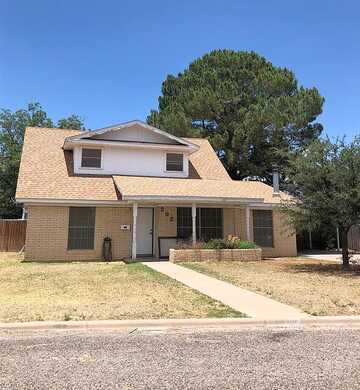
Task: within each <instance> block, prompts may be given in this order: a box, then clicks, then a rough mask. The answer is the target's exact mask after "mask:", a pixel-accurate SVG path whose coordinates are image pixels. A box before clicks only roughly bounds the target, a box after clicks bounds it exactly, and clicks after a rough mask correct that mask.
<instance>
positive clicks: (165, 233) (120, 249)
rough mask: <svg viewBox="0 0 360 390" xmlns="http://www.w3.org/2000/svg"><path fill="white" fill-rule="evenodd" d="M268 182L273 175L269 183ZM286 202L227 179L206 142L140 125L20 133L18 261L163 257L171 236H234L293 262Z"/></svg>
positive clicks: (265, 188) (258, 185)
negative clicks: (22, 214)
mask: <svg viewBox="0 0 360 390" xmlns="http://www.w3.org/2000/svg"><path fill="white" fill-rule="evenodd" d="M275 179H277V178H276V176H275ZM285 198H287V195H286V194H284V193H282V192H280V191H278V188H277V180H275V187H274V188H273V187H271V186H269V185H266V184H264V183H262V182H256V181H233V180H232V179H231V178H230V177H229V176H228V174H227V172H226V170H225V169H224V167H223V165H222V164H221V162H220V160H219V159H218V157H217V155H216V153H215V152H214V150H213V149H212V147H211V146H210V144H209V142H208V141H207V140H205V139H199V138H179V137H175V136H173V135H171V134H168V133H166V132H164V131H161V130H159V129H157V128H154V127H152V126H149V125H147V124H146V123H143V122H141V121H132V122H128V123H124V124H121V125H116V126H111V127H108V128H104V129H100V130H97V131H79V130H65V129H49V128H27V129H26V131H25V139H24V146H23V151H22V157H21V164H20V172H19V178H18V184H17V192H16V200H17V202H19V203H21V204H23V207H24V209H25V210H26V215H27V233H26V245H25V259H26V260H31V261H34V260H35V261H69V260H76V261H81V260H98V259H101V258H102V247H103V240H104V238H105V237H110V238H111V240H112V252H113V258H114V259H124V258H130V257H132V258H137V257H144V256H152V257H159V256H161V257H163V256H166V254H167V253H168V251H169V248H171V247H173V246H174V245H175V244H176V240H178V239H182V240H184V239H190V240H193V241H196V240H208V239H210V238H215V237H227V236H228V235H233V236H238V237H240V238H241V239H247V240H252V241H255V242H256V243H257V244H258V245H259V246H261V247H262V248H263V254H264V255H265V256H294V255H296V239H295V235H294V234H293V232H292V231H291V229H289V227H288V226H287V225H286V223H285V219H284V218H285V217H284V216H283V215H282V214H281V213H280V212H279V211H278V210H277V206H278V205H279V204H280V202H281V201H282V200H283V199H285Z"/></svg>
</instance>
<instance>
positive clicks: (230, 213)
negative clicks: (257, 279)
mask: <svg viewBox="0 0 360 390" xmlns="http://www.w3.org/2000/svg"><path fill="white" fill-rule="evenodd" d="M280 219H281V217H280V216H279V215H278V213H277V212H273V210H272V208H271V207H263V206H262V207H260V206H255V205H250V204H244V205H225V206H224V205H221V204H209V203H191V204H162V205H161V204H157V205H154V204H147V203H140V202H134V203H133V204H132V229H131V230H132V240H131V241H132V244H131V258H132V260H136V259H138V258H141V259H146V258H148V259H152V258H159V259H165V258H167V257H168V256H169V250H170V249H171V248H175V247H176V246H177V245H178V244H179V242H181V241H186V242H189V243H190V244H191V243H193V244H196V243H197V242H198V241H208V240H210V239H213V238H226V237H228V236H229V235H232V236H236V237H239V238H240V239H241V240H247V241H255V242H256V243H257V244H258V245H259V246H261V247H262V248H263V249H264V253H265V255H266V256H278V255H282V253H281V252H283V253H284V248H285V252H287V253H286V254H283V255H292V256H293V255H295V254H296V244H295V247H294V245H293V243H294V241H295V240H294V238H291V237H290V235H289V234H288V235H284V234H282V233H281V232H280V230H281V229H280V228H279V225H280V224H281V221H280ZM286 241H289V243H286ZM289 244H290V245H289ZM286 246H288V247H289V248H286Z"/></svg>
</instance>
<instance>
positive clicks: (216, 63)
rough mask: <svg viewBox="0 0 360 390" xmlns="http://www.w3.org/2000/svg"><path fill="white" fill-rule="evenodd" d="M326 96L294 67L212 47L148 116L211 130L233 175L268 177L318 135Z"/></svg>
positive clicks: (175, 129) (167, 124) (196, 130)
mask: <svg viewBox="0 0 360 390" xmlns="http://www.w3.org/2000/svg"><path fill="white" fill-rule="evenodd" d="M323 101H324V99H323V98H322V97H321V96H320V94H319V92H318V91H317V89H316V88H310V89H306V88H303V87H299V86H298V83H297V80H296V78H295V75H294V74H293V73H292V72H291V71H289V70H288V69H286V68H279V67H275V66H274V65H272V64H271V63H270V62H269V61H267V60H266V59H265V58H263V57H261V56H259V55H258V54H256V53H254V52H241V51H240V52H236V51H232V50H215V51H212V52H211V53H209V54H206V55H204V56H203V57H201V58H199V59H196V60H195V61H194V62H192V63H191V64H190V65H189V67H188V68H187V69H185V70H184V72H182V73H179V74H178V75H177V76H174V75H169V76H168V77H167V78H166V80H165V81H164V82H163V84H162V95H161V96H160V97H159V108H158V110H157V111H156V110H153V111H151V113H150V115H149V116H148V118H147V121H148V123H149V124H152V125H154V126H157V127H159V128H161V129H164V130H166V131H168V132H170V133H173V134H175V135H178V136H189V137H194V136H195V137H205V138H208V139H209V141H210V142H211V144H212V145H213V147H214V149H215V150H216V151H217V153H218V155H219V157H220V159H221V160H222V162H223V164H224V166H225V167H226V169H227V171H228V172H229V174H230V176H231V177H232V178H233V179H242V178H244V177H247V176H258V177H261V178H263V179H265V180H266V181H267V182H271V173H272V167H273V166H274V165H277V166H278V167H280V168H281V167H284V166H286V165H287V163H288V161H289V160H290V159H291V158H293V155H294V154H296V153H298V152H299V151H301V150H302V149H303V148H304V147H306V146H307V145H308V144H309V143H310V142H311V141H313V140H314V139H317V138H318V137H319V135H320V134H321V132H322V126H321V125H320V124H319V123H316V122H315V120H316V117H317V116H318V115H319V114H320V113H321V112H322V105H323Z"/></svg>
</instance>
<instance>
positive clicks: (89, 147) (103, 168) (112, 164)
mask: <svg viewBox="0 0 360 390" xmlns="http://www.w3.org/2000/svg"><path fill="white" fill-rule="evenodd" d="M63 148H64V149H65V150H73V159H74V173H75V174H93V175H134V176H156V177H182V178H184V177H188V176H189V155H190V154H191V153H194V152H196V151H197V150H199V146H197V145H195V144H193V143H191V142H189V141H187V140H185V139H183V138H179V137H176V136H174V135H172V134H169V133H167V132H165V131H162V130H160V129H157V128H156V127H153V126H150V125H148V124H146V123H144V122H141V121H138V120H137V121H132V122H127V123H123V124H119V125H114V126H110V127H106V128H103V129H99V130H96V131H88V132H84V133H81V134H79V135H76V136H72V137H68V138H66V139H65V142H64V146H63Z"/></svg>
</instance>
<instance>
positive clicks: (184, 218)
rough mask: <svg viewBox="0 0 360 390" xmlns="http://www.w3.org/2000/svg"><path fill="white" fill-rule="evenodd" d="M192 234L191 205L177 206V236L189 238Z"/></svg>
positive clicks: (184, 238)
mask: <svg viewBox="0 0 360 390" xmlns="http://www.w3.org/2000/svg"><path fill="white" fill-rule="evenodd" d="M191 235H192V217H191V208H190V207H178V208H177V236H178V237H179V238H181V239H183V240H187V239H189V238H190V237H191Z"/></svg>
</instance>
